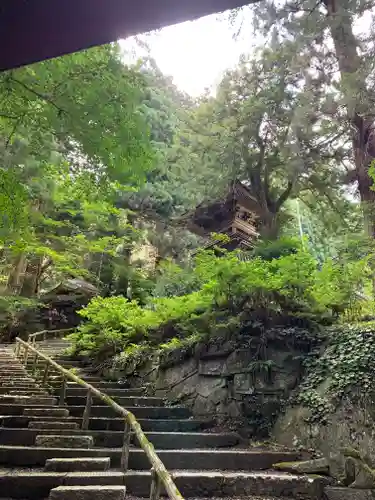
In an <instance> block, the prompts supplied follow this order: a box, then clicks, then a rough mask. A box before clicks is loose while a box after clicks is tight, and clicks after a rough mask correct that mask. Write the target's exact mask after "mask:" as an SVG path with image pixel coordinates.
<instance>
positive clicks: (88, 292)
mask: <svg viewBox="0 0 375 500" xmlns="http://www.w3.org/2000/svg"><path fill="white" fill-rule="evenodd" d="M69 293H72V294H75V295H85V296H90V297H94V296H95V295H98V294H99V290H98V289H97V288H96V286H94V285H92V284H91V283H89V282H88V281H85V280H81V279H77V278H72V279H67V280H65V281H61V282H60V283H58V284H57V285H56V286H55V287H54V288H53V289H52V290H48V292H46V293H45V294H44V295H45V296H50V295H59V294H65V295H66V294H69Z"/></svg>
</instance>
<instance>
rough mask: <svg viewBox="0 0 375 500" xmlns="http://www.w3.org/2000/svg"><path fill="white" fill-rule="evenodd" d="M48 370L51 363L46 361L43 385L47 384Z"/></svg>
mask: <svg viewBox="0 0 375 500" xmlns="http://www.w3.org/2000/svg"><path fill="white" fill-rule="evenodd" d="M48 370H49V364H48V363H47V362H46V367H45V368H44V374H43V380H42V385H47V381H48Z"/></svg>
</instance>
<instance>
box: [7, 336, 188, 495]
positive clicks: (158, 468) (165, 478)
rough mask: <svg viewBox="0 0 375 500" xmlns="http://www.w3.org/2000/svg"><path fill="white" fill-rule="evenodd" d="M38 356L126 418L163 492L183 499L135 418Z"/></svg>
mask: <svg viewBox="0 0 375 500" xmlns="http://www.w3.org/2000/svg"><path fill="white" fill-rule="evenodd" d="M16 341H18V342H20V344H21V345H22V346H24V347H25V346H27V347H28V348H29V349H30V350H31V352H35V351H36V349H35V348H34V347H32V346H31V345H30V344H28V343H27V342H25V341H24V340H22V339H20V338H18V337H17V339H16ZM38 352H39V351H38ZM39 356H40V357H41V358H42V359H44V360H45V361H47V362H48V363H49V364H50V366H51V367H52V368H55V369H56V370H57V371H58V372H60V373H61V374H62V375H63V376H65V377H66V379H67V380H72V381H73V382H75V383H77V384H78V385H80V386H81V387H85V388H86V389H90V392H91V394H92V395H93V396H96V397H98V398H99V399H101V400H102V401H104V402H105V403H106V404H107V405H108V406H110V407H111V408H113V410H114V411H115V412H117V413H119V414H120V415H121V416H122V417H124V418H126V419H127V421H128V422H129V425H130V428H131V430H132V431H133V432H134V434H135V436H136V438H137V439H138V442H139V444H140V446H141V448H142V449H143V451H144V452H145V454H146V456H147V458H148V460H149V462H150V463H151V465H152V466H153V468H154V470H155V473H156V474H157V475H158V477H159V478H160V482H161V484H162V485H163V486H164V488H165V491H166V492H167V494H168V496H169V498H171V499H172V500H183V497H182V495H181V493H180V492H179V490H178V488H177V486H176V485H175V483H174V481H173V479H172V477H171V475H170V474H169V472H168V471H167V469H166V468H165V466H164V464H163V462H162V461H161V460H160V458H159V457H158V455H157V454H156V453H155V449H154V447H153V445H152V443H150V441H149V440H148V439H147V437H146V435H145V433H144V432H143V430H142V427H141V426H140V424H139V422H138V420H137V419H136V418H135V415H134V414H133V413H131V412H130V411H128V410H126V409H125V408H123V407H122V406H120V405H119V404H117V403H116V402H115V401H114V400H113V399H112V398H110V397H109V396H107V394H104V393H103V392H101V391H99V390H98V389H96V388H95V387H93V386H92V385H90V384H88V383H87V382H85V381H84V380H82V379H81V378H79V377H77V375H75V374H74V373H72V372H70V371H69V370H66V369H65V368H63V367H62V366H61V365H59V364H57V363H56V362H55V361H53V359H51V358H49V357H48V356H46V355H45V354H43V353H41V352H39Z"/></svg>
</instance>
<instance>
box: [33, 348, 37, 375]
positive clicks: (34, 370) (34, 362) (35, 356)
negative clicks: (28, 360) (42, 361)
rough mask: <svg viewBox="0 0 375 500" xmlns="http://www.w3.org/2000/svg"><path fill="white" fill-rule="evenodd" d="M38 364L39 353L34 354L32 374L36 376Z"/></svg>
mask: <svg viewBox="0 0 375 500" xmlns="http://www.w3.org/2000/svg"><path fill="white" fill-rule="evenodd" d="M37 362H38V353H37V352H36V353H35V354H34V361H33V367H32V374H33V375H35V372H36V365H37Z"/></svg>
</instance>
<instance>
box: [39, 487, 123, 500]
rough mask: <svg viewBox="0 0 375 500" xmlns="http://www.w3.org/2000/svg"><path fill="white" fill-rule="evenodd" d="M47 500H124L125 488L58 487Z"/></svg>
mask: <svg viewBox="0 0 375 500" xmlns="http://www.w3.org/2000/svg"><path fill="white" fill-rule="evenodd" d="M48 498H49V500H125V498H126V488H125V486H96V485H90V486H58V487H57V488H53V490H51V493H50V495H49V497H48Z"/></svg>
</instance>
